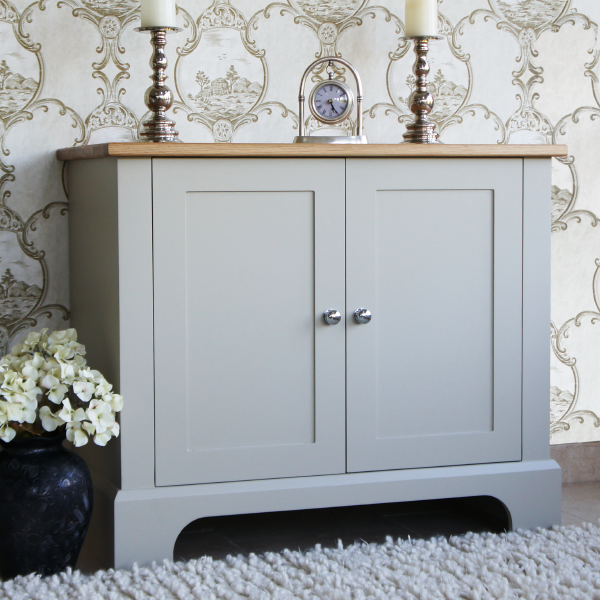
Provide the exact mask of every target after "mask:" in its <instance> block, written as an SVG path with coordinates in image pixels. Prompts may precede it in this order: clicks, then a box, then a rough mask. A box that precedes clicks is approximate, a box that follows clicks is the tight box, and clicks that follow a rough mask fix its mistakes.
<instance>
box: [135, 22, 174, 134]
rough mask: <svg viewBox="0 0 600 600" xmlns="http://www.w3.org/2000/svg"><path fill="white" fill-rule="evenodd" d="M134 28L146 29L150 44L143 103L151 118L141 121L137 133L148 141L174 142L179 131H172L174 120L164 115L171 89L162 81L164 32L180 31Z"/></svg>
mask: <svg viewBox="0 0 600 600" xmlns="http://www.w3.org/2000/svg"><path fill="white" fill-rule="evenodd" d="M136 31H149V32H150V34H151V37H150V44H151V45H152V48H153V53H152V58H151V59H150V67H151V68H152V75H151V76H150V79H152V81H153V85H151V86H150V87H149V88H148V89H147V90H146V94H145V95H144V101H145V102H146V106H147V107H148V109H149V110H150V111H151V112H152V113H153V114H152V117H151V118H150V119H148V120H147V121H144V122H143V123H142V131H140V136H141V137H142V138H144V139H145V140H148V141H150V142H178V141H180V140H179V133H178V132H177V131H175V121H171V120H170V119H168V118H167V116H166V112H167V111H168V110H169V109H170V108H171V106H173V92H171V90H170V89H169V88H168V87H167V85H166V84H165V80H166V79H167V75H166V70H167V55H166V54H165V46H166V45H167V33H168V32H173V31H181V29H180V28H178V27H138V28H136Z"/></svg>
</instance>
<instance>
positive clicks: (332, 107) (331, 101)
mask: <svg viewBox="0 0 600 600" xmlns="http://www.w3.org/2000/svg"><path fill="white" fill-rule="evenodd" d="M328 102H329V104H331V110H332V111H333V112H334V113H335V114H336V115H339V114H340V113H339V112H338V111H337V110H335V106H334V105H333V98H329V100H328Z"/></svg>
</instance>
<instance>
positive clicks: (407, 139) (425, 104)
mask: <svg viewBox="0 0 600 600" xmlns="http://www.w3.org/2000/svg"><path fill="white" fill-rule="evenodd" d="M402 39H404V40H412V41H413V42H414V50H415V54H416V59H415V64H414V66H413V73H414V74H415V77H416V78H417V81H416V87H415V91H414V92H413V93H412V94H411V95H410V98H409V99H408V104H409V106H410V110H411V111H412V113H413V114H414V115H415V120H414V122H413V123H411V124H410V125H407V126H406V133H405V134H404V135H403V137H404V142H403V143H404V144H441V142H440V140H439V137H440V134H439V133H436V132H435V123H431V122H430V121H429V113H431V111H432V110H433V105H434V98H433V95H432V94H431V92H430V91H429V90H428V89H427V74H428V73H429V63H428V62H427V52H428V50H429V40H442V39H444V38H443V37H441V36H438V35H428V36H414V37H405V38H402Z"/></svg>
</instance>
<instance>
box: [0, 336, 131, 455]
mask: <svg viewBox="0 0 600 600" xmlns="http://www.w3.org/2000/svg"><path fill="white" fill-rule="evenodd" d="M112 387H113V386H112V385H111V384H110V383H109V382H108V381H106V379H105V378H104V377H103V375H102V373H100V372H99V371H95V370H92V369H90V368H89V367H88V365H87V363H86V359H85V347H84V346H83V345H82V344H80V343H79V342H78V341H77V332H76V331H75V329H66V330H64V331H54V332H52V333H50V334H49V333H48V329H42V330H41V331H39V332H36V331H31V332H29V334H28V335H27V337H26V338H25V339H24V340H23V341H22V342H21V343H20V344H16V345H15V346H13V348H12V349H11V352H10V353H9V354H7V355H6V356H4V357H3V358H1V359H0V439H3V440H5V441H10V440H11V439H13V438H14V437H15V435H18V432H19V431H23V430H24V431H29V432H34V430H33V429H31V428H30V427H29V425H34V427H37V429H36V430H35V431H37V433H35V435H40V433H39V432H40V429H39V427H40V425H39V424H41V428H42V430H43V431H48V432H52V431H55V430H56V429H58V428H59V427H63V426H64V427H65V430H66V435H67V439H68V440H69V441H71V442H72V443H74V444H75V446H83V445H85V444H87V442H88V439H89V437H92V436H93V439H94V442H95V443H96V444H98V445H99V446H104V445H106V443H107V442H108V441H109V440H110V439H111V438H113V437H117V436H118V435H119V432H120V428H119V423H118V422H117V421H116V419H115V417H116V414H117V413H118V412H120V411H121V409H122V408H123V397H122V396H120V395H119V394H115V393H113V392H112ZM48 402H51V403H53V404H55V405H58V406H59V407H60V408H59V409H58V410H57V411H56V412H53V411H52V409H51V407H50V406H48V404H47V403H48ZM38 419H39V424H37V423H38Z"/></svg>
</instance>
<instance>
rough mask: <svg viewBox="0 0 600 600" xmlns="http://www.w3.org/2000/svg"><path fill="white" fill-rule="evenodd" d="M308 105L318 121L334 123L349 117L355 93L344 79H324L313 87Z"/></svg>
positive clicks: (327, 123)
mask: <svg viewBox="0 0 600 600" xmlns="http://www.w3.org/2000/svg"><path fill="white" fill-rule="evenodd" d="M308 107H309V109H310V112H311V113H312V115H313V117H314V118H315V119H316V120H317V121H320V122H321V123H324V124H326V125H333V124H335V123H340V122H341V121H344V120H345V119H347V118H348V116H349V115H350V113H351V112H352V108H353V107H354V94H353V93H352V90H351V89H350V88H349V87H348V86H347V85H346V84H345V83H344V82H342V81H337V80H327V81H322V82H321V83H318V84H317V85H316V86H315V87H314V88H313V90H312V92H311V94H310V98H309V100H308Z"/></svg>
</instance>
